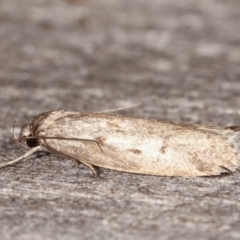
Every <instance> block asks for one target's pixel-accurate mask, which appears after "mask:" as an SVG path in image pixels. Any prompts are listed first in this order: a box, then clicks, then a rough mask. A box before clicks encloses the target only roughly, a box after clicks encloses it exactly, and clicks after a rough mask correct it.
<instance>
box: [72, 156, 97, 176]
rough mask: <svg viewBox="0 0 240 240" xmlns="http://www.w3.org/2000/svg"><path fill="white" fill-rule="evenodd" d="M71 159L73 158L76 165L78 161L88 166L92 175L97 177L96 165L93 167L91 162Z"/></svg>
mask: <svg viewBox="0 0 240 240" xmlns="http://www.w3.org/2000/svg"><path fill="white" fill-rule="evenodd" d="M72 160H73V161H74V163H75V164H77V165H79V164H80V163H82V164H84V165H86V166H87V167H89V168H90V170H91V171H92V176H93V177H98V171H97V169H96V167H94V166H93V165H92V164H90V163H86V162H84V161H82V160H77V159H72Z"/></svg>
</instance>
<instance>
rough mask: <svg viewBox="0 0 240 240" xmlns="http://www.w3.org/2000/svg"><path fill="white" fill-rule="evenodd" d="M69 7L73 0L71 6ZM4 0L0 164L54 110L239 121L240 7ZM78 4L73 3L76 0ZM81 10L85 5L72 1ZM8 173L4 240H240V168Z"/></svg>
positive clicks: (56, 162) (3, 177)
mask: <svg viewBox="0 0 240 240" xmlns="http://www.w3.org/2000/svg"><path fill="white" fill-rule="evenodd" d="M70 2H71V1H70ZM70 2H64V1H60V0H51V1H50V0H34V1H32V0H21V1H17V0H1V1H0V107H1V115H0V131H1V132H0V138H1V141H0V161H1V162H4V161H7V160H10V159H14V158H15V157H17V156H19V155H21V154H23V153H24V152H25V149H23V148H21V147H19V146H17V145H16V144H15V143H13V141H12V140H11V138H12V125H13V122H14V120H17V127H16V130H17V131H19V130H20V127H21V126H22V125H23V124H24V123H27V122H28V121H30V120H31V119H32V118H33V117H34V116H35V115H37V114H39V113H41V112H44V111H49V110H57V109H67V110H74V111H100V110H106V109H111V108H115V107H122V106H129V105H131V104H134V103H137V102H143V103H144V104H143V106H141V107H138V108H133V109H130V110H127V111H124V112H122V114H124V115H129V116H139V117H149V118H157V119H164V120H171V121H184V122H192V123H203V124H204V123H205V124H216V125H217V124H219V125H235V124H239V120H240V116H239V113H240V110H239V106H240V97H239V91H240V10H239V9H240V1H238V0H229V1H225V0H198V1H195V0H178V1H169V0H148V1H146V0H131V1H127V0H101V1H93V0H92V1H85V3H82V4H81V3H79V4H71V3H70ZM73 2H74V1H73ZM75 2H77V1H75ZM31 159H32V161H26V162H21V163H19V164H18V165H16V166H12V167H9V168H6V169H2V170H0V226H1V227H0V239H1V240H7V239H21V240H23V239H24V240H25V239H26V240H28V239H29V240H30V239H31V240H35V239H73V240H75V239H76V240H77V239H94V240H95V239H96V240H97V239H140V240H143V239H144V240H145V239H147V240H148V239H149V240H150V239H151V240H152V239H184V240H185V239H211V240H214V239H224V240H225V239H240V220H239V212H240V203H239V199H240V189H239V184H240V171H238V172H236V173H234V174H232V175H229V176H221V177H208V178H195V179H184V178H174V177H173V178H169V177H155V176H143V175H137V174H128V173H122V172H117V171H112V170H107V169H101V175H100V178H97V179H93V178H92V177H91V176H90V172H89V170H88V169H86V168H85V167H84V166H82V165H80V166H79V167H77V166H75V165H74V164H73V162H72V161H69V160H67V159H62V158H60V157H57V156H54V155H38V157H36V156H32V157H31Z"/></svg>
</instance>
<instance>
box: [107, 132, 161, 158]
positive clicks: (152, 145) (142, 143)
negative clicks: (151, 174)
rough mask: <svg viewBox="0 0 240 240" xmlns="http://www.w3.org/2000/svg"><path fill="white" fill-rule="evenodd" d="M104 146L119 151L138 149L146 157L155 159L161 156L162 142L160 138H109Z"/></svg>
mask: <svg viewBox="0 0 240 240" xmlns="http://www.w3.org/2000/svg"><path fill="white" fill-rule="evenodd" d="M105 144H106V145H109V146H112V147H115V148H117V149H118V150H119V151H126V150H127V149H138V150H140V151H141V152H142V154H143V155H145V156H147V157H152V158H157V157H159V155H160V154H161V152H160V151H161V148H162V147H163V141H162V139H161V138H158V139H156V138H153V139H139V138H137V137H134V136H123V137H120V136H109V137H108V138H107V140H106V142H105Z"/></svg>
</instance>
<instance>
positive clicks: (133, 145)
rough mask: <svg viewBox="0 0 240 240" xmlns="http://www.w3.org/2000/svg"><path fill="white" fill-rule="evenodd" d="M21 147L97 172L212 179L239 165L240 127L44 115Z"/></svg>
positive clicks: (25, 131) (24, 132)
mask: <svg viewBox="0 0 240 240" xmlns="http://www.w3.org/2000/svg"><path fill="white" fill-rule="evenodd" d="M17 142H18V143H20V144H22V145H24V146H25V147H28V148H30V150H29V151H28V152H26V153H25V154H24V155H23V156H21V157H19V158H17V159H15V160H13V161H10V162H7V163H4V164H1V165H0V168H3V167H6V166H9V165H12V164H14V163H16V162H18V161H20V160H22V159H24V158H27V157H28V156H29V155H31V154H32V153H34V152H36V151H48V152H50V153H54V154H57V155H59V156H62V157H66V158H69V159H72V160H74V161H76V162H79V163H83V164H85V165H86V166H87V167H89V168H90V169H91V171H92V174H93V176H97V170H96V166H97V167H103V168H108V169H114V170H119V171H124V172H130V173H139V174H150V175H159V176H184V177H196V176H212V175H219V174H222V173H226V172H232V171H235V170H236V169H237V168H238V167H239V163H240V157H239V153H240V127H217V126H204V125H192V124H179V123H170V122H163V121H157V120H151V119H141V118H131V117H124V116H121V115H111V114H104V113H84V112H82V113H81V112H69V111H64V110H59V111H52V112H46V113H42V114H40V115H38V116H36V117H35V118H34V119H33V121H32V122H31V123H30V124H26V125H24V126H23V127H22V129H21V132H20V135H19V138H18V139H17Z"/></svg>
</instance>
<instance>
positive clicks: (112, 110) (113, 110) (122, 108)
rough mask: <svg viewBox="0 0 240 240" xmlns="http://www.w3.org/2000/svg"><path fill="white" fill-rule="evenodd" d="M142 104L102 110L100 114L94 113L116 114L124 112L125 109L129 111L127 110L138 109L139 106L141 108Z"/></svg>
mask: <svg viewBox="0 0 240 240" xmlns="http://www.w3.org/2000/svg"><path fill="white" fill-rule="evenodd" d="M142 104H143V103H136V104H134V105H130V106H128V107H121V108H114V109H109V110H104V111H100V112H96V113H109V112H117V111H122V110H125V109H129V108H134V107H139V106H141V105H142Z"/></svg>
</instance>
